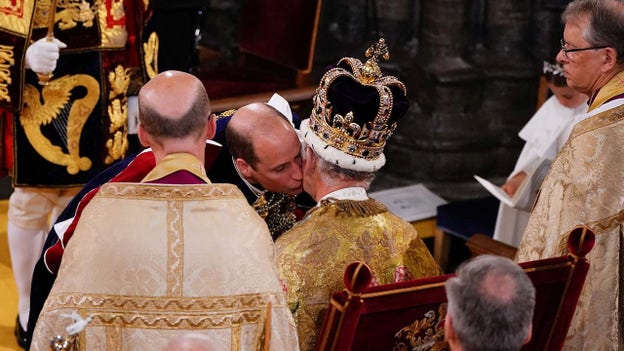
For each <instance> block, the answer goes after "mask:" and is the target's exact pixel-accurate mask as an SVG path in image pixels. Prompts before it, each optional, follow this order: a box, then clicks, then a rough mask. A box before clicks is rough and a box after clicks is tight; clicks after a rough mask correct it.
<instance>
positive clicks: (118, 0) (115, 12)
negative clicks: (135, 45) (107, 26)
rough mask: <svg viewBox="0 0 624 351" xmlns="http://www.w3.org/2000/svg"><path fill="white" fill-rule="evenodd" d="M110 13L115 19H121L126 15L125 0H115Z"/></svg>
mask: <svg viewBox="0 0 624 351" xmlns="http://www.w3.org/2000/svg"><path fill="white" fill-rule="evenodd" d="M110 14H111V16H113V19H114V20H115V21H119V20H120V19H122V18H123V17H124V16H125V15H126V13H125V12H124V7H123V0H113V3H112V4H111V10H110Z"/></svg>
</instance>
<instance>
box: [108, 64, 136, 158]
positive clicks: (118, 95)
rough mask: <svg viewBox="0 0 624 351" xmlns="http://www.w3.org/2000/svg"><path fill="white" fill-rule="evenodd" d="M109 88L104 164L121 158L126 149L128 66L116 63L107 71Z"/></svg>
mask: <svg viewBox="0 0 624 351" xmlns="http://www.w3.org/2000/svg"><path fill="white" fill-rule="evenodd" d="M108 82H109V83H110V90H109V92H108V99H109V104H108V118H109V120H110V126H109V128H108V132H109V133H111V134H112V137H110V138H109V139H108V140H107V141H106V149H107V151H108V154H107V155H106V158H105V159H104V163H105V164H107V165H108V164H111V163H113V162H114V161H116V160H119V159H121V158H123V157H124V156H125V155H126V151H128V127H127V121H128V109H127V106H128V97H127V92H128V86H130V68H124V67H123V66H122V65H117V67H115V69H114V70H113V71H111V72H109V73H108Z"/></svg>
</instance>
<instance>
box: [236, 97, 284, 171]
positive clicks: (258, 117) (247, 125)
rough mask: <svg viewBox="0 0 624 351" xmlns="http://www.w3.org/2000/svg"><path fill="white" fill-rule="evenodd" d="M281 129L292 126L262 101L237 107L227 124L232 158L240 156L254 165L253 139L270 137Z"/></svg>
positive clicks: (255, 160) (255, 158) (255, 157)
mask: <svg viewBox="0 0 624 351" xmlns="http://www.w3.org/2000/svg"><path fill="white" fill-rule="evenodd" d="M281 131H292V133H293V135H295V131H294V127H293V126H292V125H291V124H290V122H289V121H288V120H287V119H286V117H284V115H282V114H281V113H280V112H279V111H278V110H276V109H275V108H273V107H271V106H269V105H267V104H265V103H262V102H258V103H252V104H249V105H246V106H243V107H241V108H239V109H238V110H237V111H236V113H234V115H233V116H232V119H231V120H230V122H229V123H228V125H227V129H226V139H227V144H228V147H229V148H230V152H231V153H232V156H233V157H234V158H239V157H240V158H242V159H244V160H245V161H247V163H249V164H250V165H252V166H253V165H255V164H256V162H257V161H258V160H257V155H256V154H255V152H254V149H253V144H254V139H256V138H257V137H258V136H261V137H270V136H272V135H276V134H277V133H278V132H281Z"/></svg>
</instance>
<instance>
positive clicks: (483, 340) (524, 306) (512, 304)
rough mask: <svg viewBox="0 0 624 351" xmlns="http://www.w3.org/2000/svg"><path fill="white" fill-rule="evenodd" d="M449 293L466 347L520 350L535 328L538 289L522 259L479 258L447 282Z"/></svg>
mask: <svg viewBox="0 0 624 351" xmlns="http://www.w3.org/2000/svg"><path fill="white" fill-rule="evenodd" d="M446 294H447V296H448V314H449V315H450V316H451V321H452V325H453V329H454V330H455V332H456V334H457V337H458V340H459V342H460V344H461V346H462V348H463V350H464V351H477V350H493V349H496V350H509V351H517V350H520V348H521V347H522V345H523V343H524V341H525V340H526V338H527V336H528V335H529V333H530V330H531V329H530V328H531V321H532V319H533V309H534V307H535V287H534V286H533V284H532V283H531V280H530V279H529V277H528V276H527V275H526V273H525V272H524V270H523V269H522V268H521V267H520V266H519V265H518V264H517V263H515V262H514V261H512V260H510V259H508V258H505V257H501V256H493V255H482V256H477V257H476V258H474V259H472V260H470V261H468V262H466V263H464V264H462V265H461V266H460V268H459V269H458V270H457V276H456V277H453V278H451V279H449V280H448V281H447V282H446ZM494 346H495V347H494Z"/></svg>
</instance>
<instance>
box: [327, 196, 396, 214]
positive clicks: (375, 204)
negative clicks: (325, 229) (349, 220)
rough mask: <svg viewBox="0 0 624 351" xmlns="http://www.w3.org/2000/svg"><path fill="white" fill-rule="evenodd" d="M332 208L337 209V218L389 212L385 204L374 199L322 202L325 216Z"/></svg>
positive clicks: (329, 200) (330, 199) (329, 199)
mask: <svg viewBox="0 0 624 351" xmlns="http://www.w3.org/2000/svg"><path fill="white" fill-rule="evenodd" d="M332 207H333V208H335V209H336V217H369V216H374V215H378V214H381V213H384V212H387V211H388V209H387V208H386V206H385V205H384V204H382V203H381V202H379V201H376V200H374V199H368V200H364V201H355V200H337V199H333V198H328V199H324V200H321V206H320V209H319V210H320V211H321V212H320V214H325V212H327V211H328V210H329V209H330V208H332Z"/></svg>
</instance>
